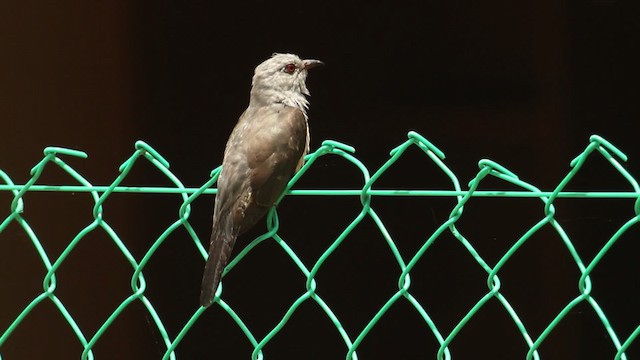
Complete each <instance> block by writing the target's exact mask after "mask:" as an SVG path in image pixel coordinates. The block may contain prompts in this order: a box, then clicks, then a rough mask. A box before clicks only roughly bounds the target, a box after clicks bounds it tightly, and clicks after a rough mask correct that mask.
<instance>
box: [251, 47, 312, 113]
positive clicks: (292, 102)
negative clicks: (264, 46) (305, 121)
mask: <svg viewBox="0 0 640 360" xmlns="http://www.w3.org/2000/svg"><path fill="white" fill-rule="evenodd" d="M322 64H323V63H322V61H319V60H311V59H307V60H302V59H300V58H299V57H298V56H296V55H293V54H278V53H274V54H273V55H272V56H271V58H269V59H267V60H265V61H264V62H263V63H262V64H260V65H258V66H257V67H256V70H255V73H254V75H253V82H252V88H251V101H252V102H254V101H257V102H259V103H261V104H270V103H283V104H285V105H288V106H294V107H297V108H299V109H300V110H302V111H305V112H306V109H307V107H308V101H307V100H306V98H305V96H304V95H309V90H308V89H307V85H306V83H305V81H306V79H307V70H309V69H311V68H313V67H316V66H318V65H322Z"/></svg>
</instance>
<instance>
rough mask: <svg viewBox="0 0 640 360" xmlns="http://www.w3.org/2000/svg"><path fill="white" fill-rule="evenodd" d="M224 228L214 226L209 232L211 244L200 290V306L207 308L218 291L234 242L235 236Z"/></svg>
mask: <svg viewBox="0 0 640 360" xmlns="http://www.w3.org/2000/svg"><path fill="white" fill-rule="evenodd" d="M221 227H222V228H224V227H225V226H216V225H214V227H213V231H211V243H210V245H209V258H208V259H207V264H206V265H205V267H204V275H203V276H202V286H201V288H200V305H202V306H204V307H208V306H210V305H211V304H212V303H213V296H214V295H215V293H216V290H217V289H218V284H219V283H220V278H221V277H222V271H223V270H224V268H225V266H227V263H228V262H229V257H230V256H231V250H233V245H234V243H235V242H236V237H237V235H235V234H233V233H232V231H227V230H225V229H221Z"/></svg>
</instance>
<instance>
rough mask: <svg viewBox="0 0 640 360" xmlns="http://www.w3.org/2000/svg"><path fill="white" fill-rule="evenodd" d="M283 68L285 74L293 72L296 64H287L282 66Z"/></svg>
mask: <svg viewBox="0 0 640 360" xmlns="http://www.w3.org/2000/svg"><path fill="white" fill-rule="evenodd" d="M283 70H284V72H286V73H287V74H293V72H294V71H296V64H287V65H285V66H284V69H283Z"/></svg>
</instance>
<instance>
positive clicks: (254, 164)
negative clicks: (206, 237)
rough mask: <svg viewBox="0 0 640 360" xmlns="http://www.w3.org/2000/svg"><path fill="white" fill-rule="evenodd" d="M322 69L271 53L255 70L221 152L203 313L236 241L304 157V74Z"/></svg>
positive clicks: (310, 62) (315, 63) (316, 63)
mask: <svg viewBox="0 0 640 360" xmlns="http://www.w3.org/2000/svg"><path fill="white" fill-rule="evenodd" d="M323 64H324V63H323V62H322V61H320V60H314V59H305V60H303V59H301V58H300V57H298V56H297V55H294V54H287V53H274V54H272V56H271V57H270V58H269V59H267V60H265V61H264V62H262V63H261V64H260V65H258V66H257V67H256V68H255V71H254V75H253V79H252V82H251V92H250V98H249V105H248V107H247V109H246V110H245V111H244V112H243V113H242V115H240V119H239V120H238V122H237V124H236V125H235V127H234V128H233V131H232V132H231V135H230V136H229V139H228V140H227V144H226V146H225V150H224V156H223V160H222V170H221V172H220V175H219V177H218V182H217V188H218V192H217V194H216V198H215V205H214V212H213V225H212V230H211V237H210V241H209V252H208V258H207V261H206V264H205V267H204V274H203V276H202V285H201V292H200V304H201V305H202V306H203V307H205V308H206V307H209V306H211V304H213V300H214V295H215V293H216V290H217V288H218V285H219V283H220V280H221V276H222V272H223V270H224V268H225V266H226V265H227V263H228V261H229V257H230V255H231V252H232V250H233V246H234V244H235V242H236V239H237V237H238V236H239V235H242V234H243V233H244V232H246V231H247V230H249V229H250V228H251V227H253V226H254V225H255V224H256V223H257V222H258V221H259V220H260V219H261V218H262V217H263V216H264V215H265V214H266V213H267V211H269V209H270V208H271V207H272V206H274V205H275V203H276V201H277V200H278V198H279V197H280V195H282V193H283V192H284V189H285V187H286V186H287V184H288V182H289V181H290V180H291V178H292V177H293V175H294V174H295V172H297V171H298V170H299V169H300V168H301V167H302V165H303V162H304V156H305V155H306V154H307V153H308V152H309V126H308V116H307V110H308V108H309V101H308V100H307V98H306V97H307V96H310V93H309V90H308V89H307V85H306V79H307V71H308V70H309V69H312V68H314V67H317V66H319V65H323Z"/></svg>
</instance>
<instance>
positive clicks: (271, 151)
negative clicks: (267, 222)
mask: <svg viewBox="0 0 640 360" xmlns="http://www.w3.org/2000/svg"><path fill="white" fill-rule="evenodd" d="M258 118H260V117H258ZM255 128H256V129H257V131H256V132H255V133H254V134H252V135H251V136H250V137H249V136H247V137H246V139H250V140H249V141H250V142H251V143H250V149H249V152H248V153H247V155H248V158H247V160H248V165H249V168H250V169H251V175H250V186H251V188H252V190H253V198H254V201H255V203H256V204H257V205H259V206H264V207H270V206H272V205H273V204H275V202H276V200H278V197H279V196H280V195H281V194H282V191H284V188H285V187H286V185H287V183H288V182H289V180H291V177H292V176H293V174H294V173H295V171H296V169H297V167H298V164H299V163H300V161H301V159H302V157H303V156H304V153H305V150H306V146H307V134H308V133H307V120H306V117H305V116H304V113H303V112H302V111H300V110H299V109H297V108H293V107H288V106H285V107H283V108H282V109H281V110H280V111H277V112H271V113H270V114H268V115H266V116H265V117H264V118H262V119H261V120H260V126H256V127H255Z"/></svg>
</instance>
